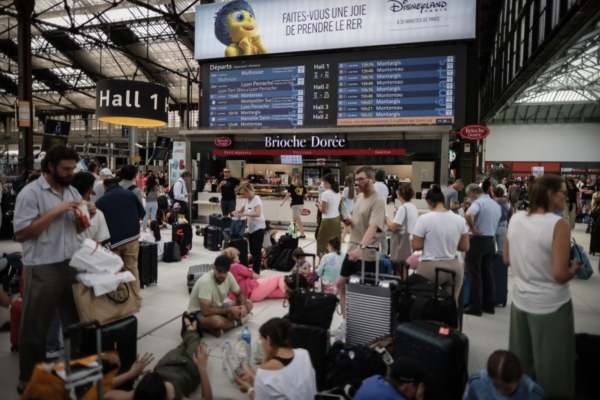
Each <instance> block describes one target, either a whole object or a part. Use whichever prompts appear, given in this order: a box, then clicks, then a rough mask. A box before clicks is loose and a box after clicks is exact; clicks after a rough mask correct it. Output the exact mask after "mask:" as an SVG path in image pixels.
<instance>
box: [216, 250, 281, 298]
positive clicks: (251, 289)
mask: <svg viewBox="0 0 600 400" xmlns="http://www.w3.org/2000/svg"><path fill="white" fill-rule="evenodd" d="M221 255H222V256H227V257H228V258H229V259H230V260H231V269H230V271H229V272H230V273H231V275H233V277H234V278H235V281H236V282H237V283H238V285H239V286H240V290H241V291H242V293H244V296H246V298H247V299H250V300H251V301H252V302H257V301H262V300H264V299H283V298H284V297H285V283H284V282H283V279H284V276H283V275H280V274H278V275H273V276H269V277H266V278H261V277H260V275H258V274H256V273H254V271H253V270H252V268H248V267H246V266H245V265H243V264H240V252H239V250H238V249H236V248H235V247H228V248H226V249H225V250H223V251H222V252H221ZM229 298H230V299H231V300H235V295H234V294H233V293H231V292H229Z"/></svg>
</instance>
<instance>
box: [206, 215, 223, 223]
mask: <svg viewBox="0 0 600 400" xmlns="http://www.w3.org/2000/svg"><path fill="white" fill-rule="evenodd" d="M222 218H223V216H222V215H221V214H210V215H209V216H208V225H209V226H217V223H218V221H219V220H220V219H222Z"/></svg>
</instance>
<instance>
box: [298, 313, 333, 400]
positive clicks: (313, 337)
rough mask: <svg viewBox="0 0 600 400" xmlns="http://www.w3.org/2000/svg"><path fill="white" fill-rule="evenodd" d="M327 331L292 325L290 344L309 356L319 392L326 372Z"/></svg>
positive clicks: (310, 326) (319, 328) (314, 327)
mask: <svg viewBox="0 0 600 400" xmlns="http://www.w3.org/2000/svg"><path fill="white" fill-rule="evenodd" d="M328 340H329V331H328V330H327V329H324V328H321V327H319V326H313V325H301V324H294V323H292V330H291V333H290V342H291V345H292V348H294V349H305V350H306V351H308V354H310V361H312V365H313V368H314V369H315V375H316V377H317V389H318V390H321V388H322V387H323V384H324V383H325V374H326V372H327V341H328Z"/></svg>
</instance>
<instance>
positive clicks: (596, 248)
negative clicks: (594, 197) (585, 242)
mask: <svg viewBox="0 0 600 400" xmlns="http://www.w3.org/2000/svg"><path fill="white" fill-rule="evenodd" d="M594 222H595V223H594V225H592V230H591V234H592V235H591V237H590V254H591V255H593V256H595V255H596V253H600V221H594Z"/></svg>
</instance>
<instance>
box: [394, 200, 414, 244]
mask: <svg viewBox="0 0 600 400" xmlns="http://www.w3.org/2000/svg"><path fill="white" fill-rule="evenodd" d="M407 214H408V216H407ZM418 218H419V210H418V209H417V206H415V205H414V204H413V203H411V202H410V201H407V202H406V203H404V204H403V205H402V206H400V207H398V212H396V217H395V218H394V223H395V224H398V225H400V228H398V233H400V234H401V235H402V234H404V232H407V231H406V228H408V233H410V238H411V240H412V234H413V232H414V231H415V225H417V219H418Z"/></svg>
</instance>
